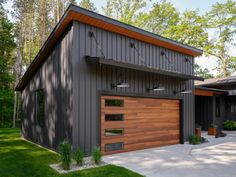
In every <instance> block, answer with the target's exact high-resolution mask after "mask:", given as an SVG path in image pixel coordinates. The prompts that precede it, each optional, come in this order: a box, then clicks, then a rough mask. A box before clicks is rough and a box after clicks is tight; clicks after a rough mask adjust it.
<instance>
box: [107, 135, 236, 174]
mask: <svg viewBox="0 0 236 177" xmlns="http://www.w3.org/2000/svg"><path fill="white" fill-rule="evenodd" d="M207 138H208V139H209V141H210V142H209V143H204V144H202V145H195V146H193V145H189V144H184V145H173V146H167V147H161V148H152V149H145V150H140V151H133V152H128V153H121V154H116V155H110V156H105V157H104V158H103V160H104V161H105V162H107V163H110V164H114V165H119V166H123V167H125V168H128V169H130V170H132V171H135V172H137V173H139V174H142V175H144V176H147V177H233V176H235V177H236V135H232V136H231V135H228V136H227V137H224V138H217V139H216V138H212V137H207Z"/></svg>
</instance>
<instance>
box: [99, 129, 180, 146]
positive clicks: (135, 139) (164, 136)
mask: <svg viewBox="0 0 236 177" xmlns="http://www.w3.org/2000/svg"><path fill="white" fill-rule="evenodd" d="M176 139H179V134H178V132H176V133H174V132H173V133H167V132H165V133H164V132H162V133H158V136H155V134H153V132H148V133H145V134H142V133H140V132H139V133H133V134H132V135H131V136H126V135H124V136H119V137H103V144H107V143H113V142H124V143H125V144H133V143H139V142H148V141H154V140H156V141H168V140H176ZM176 141H178V143H179V140H176Z"/></svg>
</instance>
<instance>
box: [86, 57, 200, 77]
mask: <svg viewBox="0 0 236 177" xmlns="http://www.w3.org/2000/svg"><path fill="white" fill-rule="evenodd" d="M85 59H86V61H87V62H88V63H91V64H99V65H108V66H114V67H120V68H125V69H132V70H137V71H144V72H149V73H154V74H160V75H164V76H169V77H175V78H180V79H185V80H201V81H202V80H204V79H203V78H202V77H198V76H193V75H187V74H183V73H180V72H173V71H166V70H161V69H156V68H152V67H148V66H143V65H136V64H131V63H127V62H121V61H117V60H114V59H107V58H102V57H91V56H86V57H85Z"/></svg>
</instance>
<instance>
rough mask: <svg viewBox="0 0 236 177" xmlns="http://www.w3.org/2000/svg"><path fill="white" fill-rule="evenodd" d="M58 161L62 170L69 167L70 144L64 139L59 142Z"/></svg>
mask: <svg viewBox="0 0 236 177" xmlns="http://www.w3.org/2000/svg"><path fill="white" fill-rule="evenodd" d="M59 153H60V161H61V165H62V168H63V169H64V170H69V169H70V164H71V155H72V153H71V144H70V143H69V142H68V141H67V140H64V141H63V142H61V143H60V144H59Z"/></svg>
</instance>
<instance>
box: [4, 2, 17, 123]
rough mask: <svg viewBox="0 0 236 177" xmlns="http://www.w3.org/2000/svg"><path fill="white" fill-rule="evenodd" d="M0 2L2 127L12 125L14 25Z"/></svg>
mask: <svg viewBox="0 0 236 177" xmlns="http://www.w3.org/2000/svg"><path fill="white" fill-rule="evenodd" d="M2 4H3V1H0V127H9V126H11V125H12V113H13V89H12V88H13V85H12V83H13V81H14V77H13V67H12V66H13V63H14V59H15V58H14V53H13V52H14V49H15V47H16V45H15V42H14V25H13V24H12V23H11V22H10V21H9V20H8V18H7V16H6V13H5V10H4V9H3V6H2Z"/></svg>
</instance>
